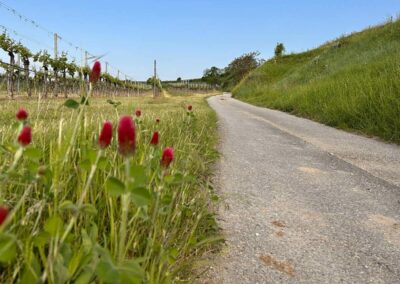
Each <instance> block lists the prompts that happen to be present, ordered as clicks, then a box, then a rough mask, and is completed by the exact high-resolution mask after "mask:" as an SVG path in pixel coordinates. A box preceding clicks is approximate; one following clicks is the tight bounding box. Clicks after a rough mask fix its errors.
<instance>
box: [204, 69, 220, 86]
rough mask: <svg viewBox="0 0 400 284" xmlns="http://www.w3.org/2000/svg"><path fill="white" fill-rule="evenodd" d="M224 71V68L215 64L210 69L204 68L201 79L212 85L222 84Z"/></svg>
mask: <svg viewBox="0 0 400 284" xmlns="http://www.w3.org/2000/svg"><path fill="white" fill-rule="evenodd" d="M223 72H224V70H223V69H219V68H217V67H215V66H213V67H211V68H210V69H206V70H204V72H203V77H202V78H201V80H202V81H204V82H206V83H208V84H211V85H220V84H221V76H222V74H223Z"/></svg>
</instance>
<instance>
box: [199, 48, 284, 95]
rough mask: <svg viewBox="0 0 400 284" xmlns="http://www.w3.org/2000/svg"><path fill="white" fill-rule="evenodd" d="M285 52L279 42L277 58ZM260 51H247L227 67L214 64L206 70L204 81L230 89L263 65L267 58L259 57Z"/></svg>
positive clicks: (276, 49)
mask: <svg viewBox="0 0 400 284" xmlns="http://www.w3.org/2000/svg"><path fill="white" fill-rule="evenodd" d="M284 52H285V46H284V45H283V43H277V45H276V47H275V50H274V54H275V59H278V58H280V57H281V56H282V55H283V54H284ZM259 56H260V53H259V52H258V51H253V52H249V53H245V54H243V55H241V56H239V57H237V58H235V59H234V60H232V62H231V63H229V64H228V66H226V67H225V68H218V67H216V66H213V67H211V68H208V69H206V70H204V73H203V77H202V81H204V82H207V83H209V84H211V85H217V86H219V87H220V88H222V89H224V90H230V89H232V88H233V87H234V86H236V85H237V84H238V83H239V82H240V81H241V80H243V79H244V77H246V75H247V74H249V73H250V72H251V71H252V70H254V69H256V68H257V67H258V66H260V65H262V64H263V63H264V62H265V60H264V59H261V58H259Z"/></svg>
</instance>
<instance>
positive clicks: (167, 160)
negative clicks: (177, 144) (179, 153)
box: [160, 147, 174, 168]
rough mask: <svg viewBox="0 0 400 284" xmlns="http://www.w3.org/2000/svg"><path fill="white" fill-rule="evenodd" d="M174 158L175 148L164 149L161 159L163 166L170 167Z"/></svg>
mask: <svg viewBox="0 0 400 284" xmlns="http://www.w3.org/2000/svg"><path fill="white" fill-rule="evenodd" d="M173 160H174V149H172V148H171V147H167V148H165V149H164V151H163V155H162V158H161V161H160V164H161V166H163V167H166V168H168V166H169V165H170V164H171V162H172V161H173Z"/></svg>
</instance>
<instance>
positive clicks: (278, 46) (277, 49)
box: [275, 42, 286, 58]
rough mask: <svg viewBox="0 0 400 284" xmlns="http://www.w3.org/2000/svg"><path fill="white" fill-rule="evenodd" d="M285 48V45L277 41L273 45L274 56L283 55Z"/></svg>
mask: <svg viewBox="0 0 400 284" xmlns="http://www.w3.org/2000/svg"><path fill="white" fill-rule="evenodd" d="M285 50H286V49H285V46H284V45H283V43H281V42H278V43H277V44H276V47H275V57H276V58H279V57H281V56H282V55H283V53H284V52H285Z"/></svg>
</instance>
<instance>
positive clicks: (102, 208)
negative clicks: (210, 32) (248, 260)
mask: <svg viewBox="0 0 400 284" xmlns="http://www.w3.org/2000/svg"><path fill="white" fill-rule="evenodd" d="M117 100H118V101H119V102H118V103H116V102H114V104H113V105H112V104H109V103H108V102H107V101H106V99H100V98H99V99H92V100H91V101H90V105H89V106H86V107H83V106H82V105H81V106H79V107H78V108H77V109H70V108H66V107H64V106H62V101H59V100H44V101H42V102H41V103H37V102H34V101H32V100H22V99H21V100H17V101H4V102H3V103H2V104H1V106H0V145H1V148H0V180H1V183H2V186H1V189H0V206H3V207H7V208H8V209H9V212H10V213H9V214H8V217H7V219H6V221H5V222H4V223H3V225H1V226H0V282H1V283H11V282H21V283H37V282H40V281H44V279H45V281H47V282H49V283H67V282H74V283H91V282H93V281H95V282H103V283H169V282H179V281H184V280H185V281H188V280H189V281H190V280H191V276H190V274H189V273H188V271H190V268H191V265H192V263H193V262H194V261H195V260H196V258H197V257H199V256H201V255H202V253H203V252H204V251H207V250H210V248H211V247H213V246H214V245H215V244H216V243H217V242H218V241H219V240H220V238H219V235H218V228H217V225H216V222H215V219H214V215H213V214H212V213H211V210H210V206H212V202H213V201H212V200H215V199H216V198H215V197H214V194H213V192H212V190H211V186H210V184H209V178H210V174H211V172H210V171H211V165H212V164H213V163H214V161H215V160H216V158H217V152H216V142H217V137H216V115H215V113H214V112H213V111H212V110H211V109H210V108H209V107H208V105H207V103H206V102H205V100H204V96H196V97H194V96H188V97H171V98H160V99H156V100H154V99H152V98H145V97H142V98H118V99H117ZM119 103H120V104H119ZM188 104H191V105H193V112H192V113H189V114H188V112H187V110H186V106H187V105H188ZM21 106H22V107H24V108H26V109H27V110H28V112H29V118H28V124H29V125H30V126H31V127H32V144H31V145H29V146H27V147H21V146H19V145H18V144H17V143H16V139H17V136H18V133H19V131H20V128H21V127H22V125H21V123H20V122H16V120H15V112H16V110H17V109H18V108H19V107H21ZM82 108H83V110H82V116H81V117H80V116H79V113H80V111H81V109H82ZM136 108H140V109H141V111H142V116H141V117H140V118H137V119H136V131H137V137H136V145H137V147H136V151H135V154H134V155H133V156H131V157H129V158H123V157H121V155H120V154H119V153H118V150H117V148H118V145H117V144H118V143H117V141H116V135H115V131H114V138H113V140H112V143H111V145H110V147H108V148H107V149H105V150H103V151H100V150H99V148H98V146H97V139H98V135H99V132H100V129H101V126H102V123H103V122H104V121H105V120H109V121H111V122H112V124H113V126H114V128H116V126H117V123H118V119H119V117H120V116H121V115H126V114H128V115H133V114H134V113H135V109H136ZM156 118H159V119H160V122H159V123H156ZM75 130H76V131H75ZM156 130H157V131H159V133H160V144H159V145H157V146H150V145H149V142H150V139H151V135H152V133H153V131H156ZM165 146H171V147H173V148H174V151H175V157H174V161H173V163H172V164H171V167H169V168H168V169H165V168H163V167H161V166H160V159H161V155H162V149H163V148H164V147H165ZM21 149H22V150H21ZM19 151H22V154H21V157H20V158H16V157H17V156H18V153H19ZM13 163H16V164H15V165H14V166H15V167H13ZM85 188H88V193H87V194H86V195H85V194H83V192H84V190H85ZM81 198H82V204H80V203H79V200H80V199H81ZM126 205H127V206H126ZM124 208H127V209H128V210H127V212H125V213H124ZM124 214H125V215H124ZM124 216H125V217H124ZM73 219H76V221H74V222H71V220H73ZM70 224H72V226H71V228H70V230H69V228H68V227H69V225H70Z"/></svg>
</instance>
